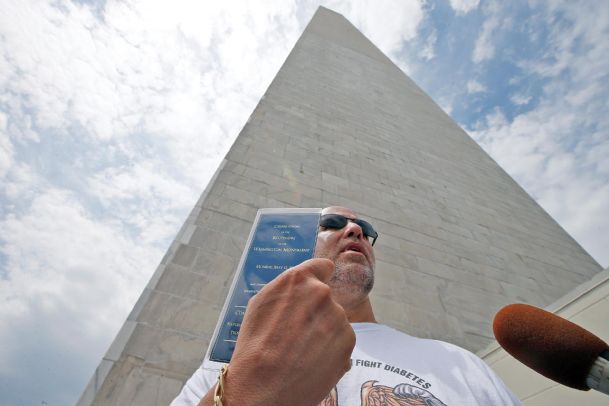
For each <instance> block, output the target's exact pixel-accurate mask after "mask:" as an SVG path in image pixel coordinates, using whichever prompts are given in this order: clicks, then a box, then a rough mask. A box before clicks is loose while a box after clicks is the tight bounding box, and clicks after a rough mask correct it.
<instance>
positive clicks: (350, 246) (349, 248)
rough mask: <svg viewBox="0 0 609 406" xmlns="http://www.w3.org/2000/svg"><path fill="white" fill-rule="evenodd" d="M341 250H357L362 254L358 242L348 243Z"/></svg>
mask: <svg viewBox="0 0 609 406" xmlns="http://www.w3.org/2000/svg"><path fill="white" fill-rule="evenodd" d="M343 252H358V253H360V254H362V255H364V252H363V250H362V247H361V246H360V245H359V244H349V245H347V246H346V247H345V248H344V249H343Z"/></svg>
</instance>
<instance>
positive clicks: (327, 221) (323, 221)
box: [319, 214, 349, 229]
mask: <svg viewBox="0 0 609 406" xmlns="http://www.w3.org/2000/svg"><path fill="white" fill-rule="evenodd" d="M348 221H349V220H347V218H346V217H344V216H341V215H339V214H326V215H323V216H321V218H320V219H319V225H320V226H322V227H326V228H336V229H341V228H343V227H344V226H346V225H347V222H348Z"/></svg>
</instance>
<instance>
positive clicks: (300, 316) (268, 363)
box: [199, 258, 355, 406]
mask: <svg viewBox="0 0 609 406" xmlns="http://www.w3.org/2000/svg"><path fill="white" fill-rule="evenodd" d="M333 272H334V263H333V262H332V261H330V260H328V259H321V258H317V259H311V260H308V261H305V262H303V263H302V264H300V265H298V266H296V267H294V268H292V269H290V270H288V271H286V272H284V273H283V274H281V275H280V276H279V277H278V278H277V279H275V280H274V281H273V282H271V283H269V284H268V285H267V286H265V287H264V288H263V289H262V290H261V291H260V292H259V293H258V294H257V295H256V296H254V297H253V298H252V299H251V300H250V301H249V304H248V306H247V310H246V312H245V316H244V319H243V323H242V324H241V329H240V332H239V338H238V339H237V344H236V347H235V352H234V353H233V356H232V359H231V362H230V366H229V368H228V372H227V374H226V379H225V382H224V397H223V404H224V405H225V406H235V405H248V406H258V405H260V406H268V405H294V406H312V405H316V404H319V402H321V400H322V399H323V398H324V397H325V396H326V395H327V394H328V393H329V392H330V390H331V389H332V388H333V387H334V385H335V384H336V383H337V382H338V380H339V379H340V378H341V377H342V376H343V375H344V374H345V372H347V371H348V370H349V368H350V356H351V352H352V351H353V347H354V346H355V333H354V332H353V329H352V328H351V325H350V324H349V321H348V320H347V316H346V314H345V312H344V310H343V308H342V307H341V306H340V305H339V304H337V303H336V302H335V301H334V300H333V299H332V296H331V293H330V288H329V287H328V285H326V282H327V281H328V279H329V278H330V276H331V275H332V273H333ZM214 389H215V386H214V387H212V389H211V390H210V391H209V392H208V393H207V395H205V396H204V397H203V399H201V402H200V403H199V405H200V406H213V404H214V402H213V392H214Z"/></svg>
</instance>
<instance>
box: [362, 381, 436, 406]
mask: <svg viewBox="0 0 609 406" xmlns="http://www.w3.org/2000/svg"><path fill="white" fill-rule="evenodd" d="M376 382H377V381H368V382H366V383H364V384H363V385H362V391H361V396H362V406H446V404H445V403H444V402H442V401H441V400H440V399H438V398H436V397H435V396H434V395H433V394H432V393H431V392H429V391H427V390H425V389H423V388H419V387H418V386H414V385H409V384H407V383H401V384H399V385H396V386H395V387H394V388H392V387H390V386H384V385H375V383H376Z"/></svg>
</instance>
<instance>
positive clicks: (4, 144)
mask: <svg viewBox="0 0 609 406" xmlns="http://www.w3.org/2000/svg"><path fill="white" fill-rule="evenodd" d="M13 154H14V151H13V144H12V143H11V141H10V139H9V137H8V133H7V117H6V114H4V113H2V112H1V111H0V179H4V177H5V176H6V173H7V172H8V170H9V168H10V167H11V166H12V164H13Z"/></svg>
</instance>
